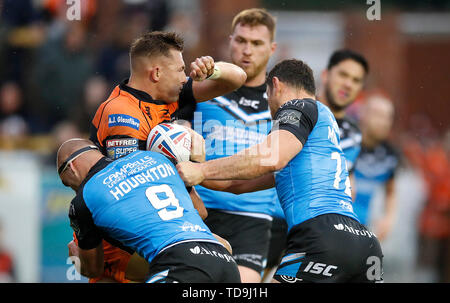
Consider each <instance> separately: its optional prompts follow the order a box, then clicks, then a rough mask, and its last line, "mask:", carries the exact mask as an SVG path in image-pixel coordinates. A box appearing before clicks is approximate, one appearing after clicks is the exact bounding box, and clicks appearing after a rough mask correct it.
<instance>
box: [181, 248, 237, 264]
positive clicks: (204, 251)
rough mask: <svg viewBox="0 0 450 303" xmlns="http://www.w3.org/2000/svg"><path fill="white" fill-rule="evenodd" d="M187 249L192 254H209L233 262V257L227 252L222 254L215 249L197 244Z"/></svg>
mask: <svg viewBox="0 0 450 303" xmlns="http://www.w3.org/2000/svg"><path fill="white" fill-rule="evenodd" d="M189 250H190V252H191V253H192V254H194V255H210V256H213V257H216V258H221V259H223V260H225V261H227V262H228V263H230V262H235V261H234V259H233V257H232V256H230V255H228V254H222V253H219V252H217V251H215V250H209V249H206V248H204V247H200V246H198V245H197V246H196V247H194V248H190V249H189Z"/></svg>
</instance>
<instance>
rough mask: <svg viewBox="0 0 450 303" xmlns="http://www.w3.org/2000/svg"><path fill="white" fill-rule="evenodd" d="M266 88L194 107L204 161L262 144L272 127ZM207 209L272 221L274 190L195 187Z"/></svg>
mask: <svg viewBox="0 0 450 303" xmlns="http://www.w3.org/2000/svg"><path fill="white" fill-rule="evenodd" d="M265 91H266V85H265V84H264V85H261V86H258V87H247V86H242V87H241V88H239V89H237V90H235V91H233V92H231V93H229V94H226V95H224V96H221V97H217V98H214V99H212V100H210V101H208V102H203V103H199V104H197V111H196V113H195V114H194V121H193V128H194V130H195V131H197V132H198V133H200V134H202V135H203V137H204V138H205V148H206V160H212V159H217V158H222V157H226V156H231V155H234V154H236V153H237V152H239V151H241V150H243V149H245V148H248V147H250V146H253V145H256V144H258V143H260V142H262V141H263V140H264V139H265V137H266V136H267V134H268V133H269V131H270V129H271V127H272V123H271V115H270V111H269V106H268V102H267V96H266V93H265ZM196 190H197V192H198V193H199V195H200V196H201V198H202V200H203V202H204V203H205V206H206V207H207V208H214V209H220V210H223V211H228V212H232V213H237V214H246V215H253V216H262V217H266V218H268V219H271V215H272V213H273V211H274V203H275V201H276V200H277V196H276V191H275V189H268V190H263V191H258V192H254V193H244V194H240V195H236V194H232V193H227V192H221V191H213V190H209V189H206V188H204V187H202V186H196Z"/></svg>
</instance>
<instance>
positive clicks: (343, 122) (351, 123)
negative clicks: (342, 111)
mask: <svg viewBox="0 0 450 303" xmlns="http://www.w3.org/2000/svg"><path fill="white" fill-rule="evenodd" d="M336 120H337V122H338V124H339V126H342V127H345V128H346V129H349V130H351V131H352V132H354V133H361V129H360V128H359V124H358V121H357V120H356V119H355V118H353V117H351V116H349V115H345V116H344V117H343V118H341V119H336Z"/></svg>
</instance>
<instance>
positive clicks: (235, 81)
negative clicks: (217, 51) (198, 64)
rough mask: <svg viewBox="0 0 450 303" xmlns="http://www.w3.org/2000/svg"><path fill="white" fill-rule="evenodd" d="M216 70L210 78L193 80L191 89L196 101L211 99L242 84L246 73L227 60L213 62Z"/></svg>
mask: <svg viewBox="0 0 450 303" xmlns="http://www.w3.org/2000/svg"><path fill="white" fill-rule="evenodd" d="M214 64H215V66H216V67H217V68H218V71H217V72H216V74H215V75H213V77H212V78H210V79H207V80H204V81H194V82H193V84H192V89H193V92H194V97H195V99H196V100H197V102H203V101H207V100H211V99H213V98H215V97H218V96H222V95H224V94H226V93H229V92H232V91H234V90H236V89H238V88H239V87H241V86H242V85H244V83H245V81H246V79H247V74H246V73H245V72H244V70H243V69H242V68H240V67H239V66H237V65H234V64H231V63H227V62H215V63H214Z"/></svg>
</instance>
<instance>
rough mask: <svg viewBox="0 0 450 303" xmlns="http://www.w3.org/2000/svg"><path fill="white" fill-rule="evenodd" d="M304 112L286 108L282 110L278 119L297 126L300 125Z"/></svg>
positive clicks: (283, 122)
mask: <svg viewBox="0 0 450 303" xmlns="http://www.w3.org/2000/svg"><path fill="white" fill-rule="evenodd" d="M301 117H302V113H301V112H300V111H298V110H295V109H286V110H283V111H281V112H280V114H279V115H278V117H277V121H278V123H280V124H292V125H293V126H295V127H300V119H301Z"/></svg>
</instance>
